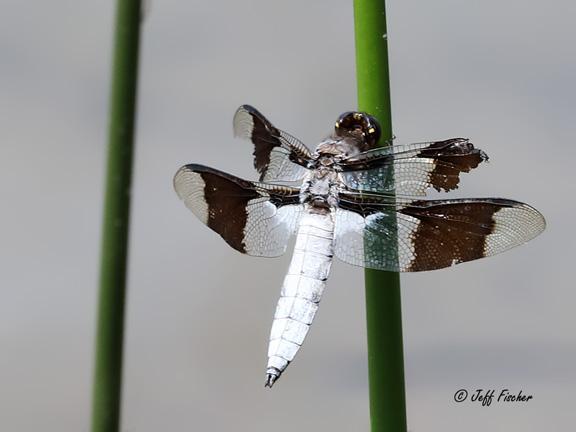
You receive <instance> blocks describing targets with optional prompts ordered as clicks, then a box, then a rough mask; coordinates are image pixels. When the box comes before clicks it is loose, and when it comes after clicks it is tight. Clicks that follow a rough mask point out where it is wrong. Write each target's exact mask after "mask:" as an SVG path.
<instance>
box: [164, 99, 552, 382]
mask: <svg viewBox="0 0 576 432" xmlns="http://www.w3.org/2000/svg"><path fill="white" fill-rule="evenodd" d="M234 134H235V136H238V137H241V138H246V139H249V140H251V141H252V143H253V144H254V167H255V168H256V170H257V171H258V173H259V174H260V181H259V182H252V181H248V180H243V179H241V178H238V177H235V176H233V175H231V174H227V173H225V172H222V171H218V170H216V169H214V168H209V167H207V166H204V165H197V164H190V165H185V166H183V167H182V168H180V169H179V170H178V172H177V173H176V176H175V177H174V188H175V189H176V193H177V194H178V196H179V197H180V199H182V200H183V201H184V203H185V204H186V206H187V207H188V208H189V209H190V210H192V212H193V213H194V214H195V215H196V216H197V217H198V218H199V219H200V220H201V221H202V222H203V223H205V224H206V225H208V227H210V228H211V229H212V230H214V231H216V232H217V233H218V234H220V235H221V236H222V238H224V240H225V241H226V242H227V243H228V244H229V245H230V246H232V247H233V248H234V249H236V250H238V251H240V252H242V253H245V254H248V255H253V256H263V257H276V256H280V255H282V254H283V253H284V252H285V251H286V247H287V244H288V241H289V239H290V237H291V236H292V235H293V234H294V233H296V244H295V247H294V254H293V257H292V261H291V263H290V267H289V269H288V273H287V275H286V277H285V279H284V283H283V285H282V291H281V296H280V299H279V301H278V305H277V307H276V312H275V314H274V322H273V324H272V330H271V334H270V344H269V349H268V366H267V370H266V386H268V387H272V385H273V384H274V382H275V381H276V380H277V379H278V377H280V375H281V374H282V372H283V371H284V370H285V369H286V367H287V366H288V364H289V363H290V362H291V361H292V360H293V359H294V356H295V355H296V353H297V352H298V350H299V348H300V346H301V345H302V343H303V341H304V338H305V337H306V334H307V333H308V329H309V328H310V325H311V323H312V320H313V319H314V315H315V314H316V311H317V309H318V304H319V302H320V298H321V296H322V292H323V291H324V287H325V285H326V280H327V278H328V274H329V271H330V266H331V264H332V257H333V256H334V255H336V256H337V257H338V258H339V259H340V260H342V261H344V262H347V263H349V264H353V265H357V266H361V267H367V268H372V269H377V270H387V271H394V272H416V271H423V270H434V269H439V268H443V267H448V266H451V265H454V264H458V263H461V262H465V261H471V260H474V259H477V258H483V257H486V256H490V255H495V254H497V253H500V252H503V251H505V250H507V249H510V248H512V247H514V246H517V245H520V244H522V243H524V242H526V241H528V240H530V239H532V238H534V237H535V236H537V235H538V234H540V233H541V232H542V231H543V230H544V227H545V221H544V218H543V216H542V215H541V214H540V213H539V212H538V211H537V210H536V209H534V208H533V207H530V206H529V205H527V204H524V203H521V202H518V201H513V200H509V199H501V198H465V199H446V200H423V199H421V198H420V197H421V196H424V195H425V194H426V191H427V189H429V188H433V189H435V190H437V191H450V190H453V189H456V188H457V187H458V183H459V180H460V179H459V175H460V173H463V172H469V171H470V170H471V169H473V168H476V167H477V166H478V165H479V164H480V163H481V162H483V161H486V160H487V159H488V157H487V155H486V154H485V153H484V152H483V151H482V150H480V149H477V148H475V147H474V146H473V145H472V143H470V142H469V140H468V139H464V138H452V139H448V140H444V141H432V142H423V143H417V144H410V145H395V146H390V147H377V144H378V142H379V140H380V135H381V132H380V126H379V125H378V122H377V121H376V119H375V118H374V117H372V116H370V115H368V114H366V113H362V112H346V113H344V114H342V115H341V116H340V117H339V118H338V120H337V121H336V125H335V128H334V132H333V133H332V134H331V135H330V136H328V137H327V138H326V139H325V140H324V141H322V142H321V143H320V144H318V146H317V147H316V150H315V151H314V152H312V151H311V150H309V149H308V148H307V147H306V146H305V145H304V144H303V143H302V142H300V141H299V140H298V139H296V138H295V137H293V136H292V135H290V134H288V133H286V132H284V131H282V130H280V129H278V128H276V127H275V126H273V125H272V123H270V121H268V120H267V119H266V118H265V117H264V116H263V115H262V114H261V113H260V112H259V111H257V110H256V109H255V108H253V107H251V106H249V105H243V106H241V107H240V108H238V110H237V111H236V114H235V116H234ZM293 182H300V183H301V185H300V187H293V186H290V185H289V184H290V183H293Z"/></svg>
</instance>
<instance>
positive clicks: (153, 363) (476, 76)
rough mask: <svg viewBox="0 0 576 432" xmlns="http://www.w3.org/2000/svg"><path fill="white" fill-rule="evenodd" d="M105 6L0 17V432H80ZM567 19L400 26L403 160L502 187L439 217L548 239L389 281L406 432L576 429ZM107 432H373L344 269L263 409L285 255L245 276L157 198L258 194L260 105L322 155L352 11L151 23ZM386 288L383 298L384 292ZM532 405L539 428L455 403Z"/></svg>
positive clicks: (74, 5) (239, 9) (475, 5)
mask: <svg viewBox="0 0 576 432" xmlns="http://www.w3.org/2000/svg"><path fill="white" fill-rule="evenodd" d="M113 9H114V4H113V2H112V1H111V0H105V1H99V2H94V1H69V0H54V1H51V2H33V3H28V2H19V1H15V0H0V11H1V12H0V94H1V97H0V125H1V127H0V136H1V140H0V148H1V157H0V173H1V180H2V181H1V182H0V188H1V197H2V198H1V199H2V223H1V224H0V239H1V241H2V247H1V248H0V254H1V259H0V262H1V263H2V267H1V269H2V270H1V272H0V290H1V293H2V297H1V298H2V300H1V301H0V346H1V348H0V349H1V352H0V430H2V431H7V432H8V431H9V432H19V431H25V432H28V431H37V430H42V431H46V432H48V431H54V432H62V431H70V432H77V431H88V429H89V416H90V392H91V390H90V387H91V374H92V351H93V345H92V344H93V334H94V320H95V301H96V287H97V274H98V258H99V250H98V249H99V240H100V221H101V212H102V195H103V174H104V164H103V162H104V155H105V142H106V126H107V102H108V91H109V81H110V75H109V72H110V59H111V45H112V40H111V37H112V22H113V14H114V10H113ZM575 14H576V7H575V6H574V3H573V2H570V1H562V0H552V1H549V2H547V3H545V4H544V3H542V2H535V1H528V2H526V1H519V0H510V1H495V0H488V1H486V0H485V1H467V2H460V1H455V0H439V1H436V2H427V1H412V2H402V1H389V2H388V21H389V32H388V34H389V42H390V62H391V79H392V97H393V101H392V102H393V120H394V130H395V134H396V135H397V137H398V139H397V142H398V143H408V142H413V141H421V140H429V139H442V138H448V137H453V136H466V137H470V138H472V139H473V142H474V143H476V145H477V146H479V147H481V148H483V149H484V150H485V151H486V152H487V153H488V154H489V155H490V156H491V163H490V164H487V165H485V166H483V167H482V168H480V169H478V170H477V171H476V172H474V173H473V175H465V176H464V178H463V181H462V183H461V188H460V189H459V190H458V191H457V193H456V194H454V195H453V196H478V197H482V196H497V197H508V198H515V199H518V200H521V201H525V202H528V203H530V204H532V205H534V206H535V207H537V208H538V209H539V210H541V211H542V212H543V213H544V215H545V216H546V218H547V221H548V229H547V231H546V232H545V233H544V234H543V235H542V236H541V237H539V238H537V239H536V240H534V241H532V242H531V243H529V244H527V245H525V246H523V247H520V248H517V249H514V250H512V251H510V252H508V253H506V254H503V255H500V256H497V257H494V258H490V259H485V260H480V261H477V262H473V263H468V264H464V265H461V266H457V267H456V268H452V269H448V270H444V271H436V272H428V273H422V274H413V275H404V276H403V277H402V284H403V314H404V333H405V358H406V384H407V403H408V419H409V429H410V430H411V431H414V432H420V431H422V432H435V431H438V432H440V431H442V432H444V431H463V430H465V431H467V432H476V431H493V432H499V431H523V432H529V431H534V432H536V431H543V430H546V431H567V430H573V429H574V424H575V420H576V419H575V417H576V416H575V414H574V407H573V405H574V386H575V384H576V379H575V378H576V373H575V371H574V364H576V363H575V360H576V345H575V343H574V339H575V336H574V330H575V323H576V319H575V317H574V306H575V304H576V292H575V290H574V275H573V273H572V270H573V269H574V258H575V257H576V255H575V253H574V248H575V246H576V242H575V235H574V227H573V222H574V221H573V219H574V214H575V212H576V204H575V198H574V197H575V193H576V182H575V180H576V175H575V173H574V171H573V169H574V160H575V159H576V142H575V138H576V122H575V119H576V104H575V100H576V91H575V88H576V86H575V84H574V80H575V76H576V48H575V46H576V44H575V41H576V37H575V36H576V31H575V30H574V25H573V23H574V17H575ZM142 30H143V35H142V36H143V37H142V56H141V76H140V98H139V118H138V133H137V151H136V161H135V177H134V189H133V219H132V220H133V225H132V234H131V257H130V278H129V303H128V311H127V334H126V351H125V352H126V356H125V388H124V394H123V401H124V402H123V408H124V412H123V421H122V424H123V426H122V430H123V431H126V432H136V431H138V432H155V431H158V430H163V431H185V430H209V431H212V430H213V431H220V430H228V429H230V428H234V429H237V430H250V431H270V430H274V431H278V432H280V431H294V430H302V431H308V430H338V431H365V430H368V428H369V420H368V396H367V395H368V389H367V386H368V382H367V367H366V334H365V315H364V290H363V272H362V270H360V269H358V268H353V267H350V266H348V265H346V264H343V263H340V262H337V263H336V264H335V265H334V266H333V272H332V275H331V278H330V280H329V284H328V289H327V291H326V293H325V297H324V300H323V303H322V307H321V308H320V312H319V314H318V316H317V319H316V321H315V324H314V326H313V329H312V331H311V334H310V335H309V338H308V340H307V342H306V344H305V346H304V347H303V349H302V350H301V352H300V354H299V355H298V358H297V359H296V361H295V362H294V363H293V364H292V365H291V366H290V368H289V369H288V371H287V373H286V375H285V376H284V377H283V378H282V379H281V380H280V381H279V383H278V384H277V386H276V387H275V388H274V389H273V390H272V391H270V390H267V389H264V386H263V383H264V367H265V362H266V349H267V340H268V332H269V329H270V325H271V319H272V315H273V311H274V307H275V303H276V301H277V298H278V295H279V291H280V285H281V282H282V279H283V275H284V272H285V271H286V268H287V265H288V261H289V258H290V256H289V254H288V255H287V256H285V257H282V258H280V259H275V260H272V259H258V258H251V257H247V256H242V255H240V254H238V253H236V252H235V251H233V250H232V249H231V248H229V247H228V246H227V245H226V244H225V243H224V242H223V241H222V240H221V239H220V237H218V236H217V235H216V234H214V233H213V232H211V231H210V230H208V229H207V228H206V227H204V226H202V224H201V223H200V222H199V221H198V220H196V218H195V217H194V216H193V215H192V214H191V213H189V212H188V211H187V210H186V208H185V207H184V206H183V205H182V204H181V203H180V202H179V201H178V199H177V197H176V195H175V193H174V192H173V190H172V183H171V182H172V176H173V174H174V173H175V171H176V170H177V169H178V167H179V166H181V165H183V164H185V163H190V162H198V163H204V164H207V165H211V166H214V167H218V168H220V169H222V170H225V171H229V172H231V173H234V174H236V175H239V176H242V177H247V178H255V177H256V176H255V174H254V172H253V170H252V160H251V152H252V149H251V146H250V144H249V143H247V142H243V141H236V140H234V139H233V138H232V131H231V120H232V115H233V113H234V110H235V109H236V107H237V106H238V105H240V104H242V103H250V104H253V105H255V106H256V107H258V108H259V109H260V110H261V111H262V112H263V113H265V114H266V115H267V116H268V117H269V118H270V119H271V120H272V121H273V122H275V123H276V124H277V125H278V126H279V127H281V128H283V129H285V130H287V131H289V132H291V133H292V134H294V135H296V136H298V137H300V138H301V139H302V140H304V141H305V142H307V143H309V144H310V145H311V146H313V145H314V143H316V142H317V141H318V140H319V139H321V138H323V136H324V135H325V134H327V133H328V132H329V130H330V128H331V126H332V124H333V121H334V120H335V118H336V116H337V115H338V114H340V113H341V112H343V111H346V110H350V109H354V108H355V106H356V87H355V86H356V84H355V65H354V62H355V59H354V40H353V20H352V4H351V2H350V1H344V0H338V1H327V0H322V1H314V2H310V1H304V0H295V1H291V2H271V1H264V0H258V1H255V0H252V1H251V0H248V1H236V2H234V1H227V2H224V1H212V2H196V1H192V2H190V1H188V2H186V1H176V0H164V1H154V0H153V1H151V2H148V3H147V12H146V18H145V22H144V25H143V29H142ZM382 289H386V287H382ZM461 388H463V389H468V390H469V391H473V390H475V389H479V388H481V389H485V390H488V389H495V390H496V391H497V392H498V391H499V390H500V389H503V388H508V389H510V390H512V391H513V392H517V391H519V390H522V391H523V393H525V394H532V395H533V397H534V399H533V400H532V401H530V402H528V403H525V404H522V403H509V404H493V405H492V406H490V407H482V406H481V405H480V404H478V403H475V404H474V403H469V402H465V403H461V404H457V403H455V402H454V401H453V395H454V393H455V392H456V391H457V390H458V389H461Z"/></svg>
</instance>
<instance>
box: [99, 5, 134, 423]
mask: <svg viewBox="0 0 576 432" xmlns="http://www.w3.org/2000/svg"><path fill="white" fill-rule="evenodd" d="M139 27H140V0H118V3H117V9H116V30H115V39H114V59H113V70H112V92H111V101H110V119H109V135H108V162H107V174H106V192H105V193H106V195H105V202H104V220H103V227H102V255H101V263H100V266H101V267H100V291H99V305H98V317H97V319H98V322H97V334H96V358H95V368H94V383H93V395H92V398H93V399H92V432H115V431H118V429H119V423H120V401H121V386H122V344H123V339H124V338H123V335H124V304H125V297H126V268H127V257H128V233H129V231H128V228H129V217H130V186H131V180H132V153H133V140H134V123H135V121H134V117H135V107H136V86H137V72H138V47H139V33H140V29H139Z"/></svg>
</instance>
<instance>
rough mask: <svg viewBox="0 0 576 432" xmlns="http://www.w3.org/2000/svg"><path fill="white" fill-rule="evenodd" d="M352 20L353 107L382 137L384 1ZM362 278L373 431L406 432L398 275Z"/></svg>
mask: <svg viewBox="0 0 576 432" xmlns="http://www.w3.org/2000/svg"><path fill="white" fill-rule="evenodd" d="M354 19H355V33H356V74H357V80H358V107H359V110H360V111H364V112H367V113H370V114H371V115H373V116H375V117H376V118H377V119H378V120H379V121H380V125H381V127H382V139H381V142H386V140H390V139H391V138H392V116H391V108H390V79H389V71H388V35H387V30H386V7H385V2H384V0H355V1H354ZM389 247H393V248H397V245H396V244H391V245H389ZM365 278H366V316H367V331H368V370H369V383H370V417H371V427H372V431H373V432H405V431H406V396H405V390H404V355H403V347H402V313H401V302H400V277H399V274H398V273H392V272H383V271H377V270H370V269H366V273H365Z"/></svg>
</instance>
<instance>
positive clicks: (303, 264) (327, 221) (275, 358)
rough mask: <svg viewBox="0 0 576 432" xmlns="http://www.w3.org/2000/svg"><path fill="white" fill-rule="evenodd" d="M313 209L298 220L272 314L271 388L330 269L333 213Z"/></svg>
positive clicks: (291, 353) (306, 324)
mask: <svg viewBox="0 0 576 432" xmlns="http://www.w3.org/2000/svg"><path fill="white" fill-rule="evenodd" d="M313 211H315V210H314V209H312V208H310V207H308V208H307V209H306V212H305V213H304V215H303V216H302V219H301V220H300V226H299V228H298V234H297V236H296V245H295V247H294V255H293V256H292V261H291V262H290V268H289V269H288V273H287V274H286V277H285V278H284V283H283V285H282V292H281V295H280V300H278V305H277V307H276V313H275V314H274V322H273V324H272V331H271V332H270V345H269V347H268V367H267V371H266V373H267V380H266V385H267V386H268V387H272V384H274V381H276V379H277V378H278V377H279V376H280V375H281V374H282V372H283V371H284V369H286V367H287V366H288V363H290V362H291V361H292V359H294V356H295V355H296V353H297V352H298V350H299V349H300V346H301V345H302V343H303V341H304V338H305V337H306V334H307V333H308V329H309V328H310V324H312V320H313V319H314V315H315V314H316V310H317V309H318V303H319V302H320V299H321V297H322V292H323V291H324V286H325V285H326V279H327V278H328V273H329V272H330V265H331V264H332V254H333V238H334V220H333V216H332V213H331V212H329V211H328V212H326V213H323V214H320V213H313Z"/></svg>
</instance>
